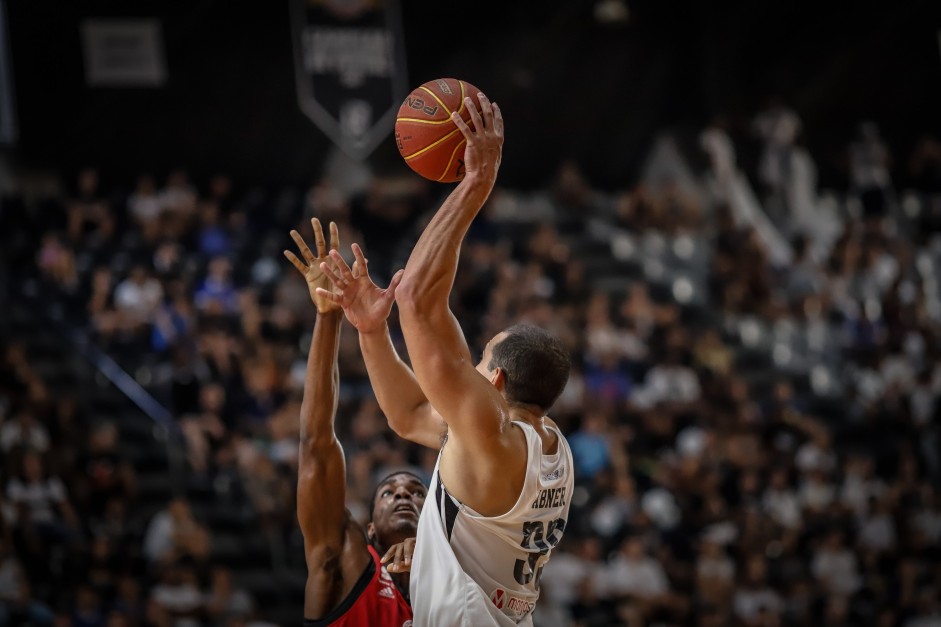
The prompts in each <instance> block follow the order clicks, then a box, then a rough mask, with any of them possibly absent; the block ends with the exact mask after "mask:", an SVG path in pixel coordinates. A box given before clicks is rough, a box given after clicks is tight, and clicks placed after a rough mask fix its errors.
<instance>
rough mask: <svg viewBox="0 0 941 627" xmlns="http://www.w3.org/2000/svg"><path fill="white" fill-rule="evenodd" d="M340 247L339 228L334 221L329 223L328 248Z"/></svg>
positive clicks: (335, 248)
mask: <svg viewBox="0 0 941 627" xmlns="http://www.w3.org/2000/svg"><path fill="white" fill-rule="evenodd" d="M339 248H340V229H338V228H337V223H336V222H331V223H330V250H337V249H339Z"/></svg>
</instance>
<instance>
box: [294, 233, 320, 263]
mask: <svg viewBox="0 0 941 627" xmlns="http://www.w3.org/2000/svg"><path fill="white" fill-rule="evenodd" d="M291 239H293V240H294V243H295V244H297V247H298V248H299V249H300V251H301V254H302V255H304V259H306V260H307V263H309V264H312V263H314V259H316V257H314V253H312V252H310V247H308V246H307V242H305V241H304V238H303V237H301V234H300V233H298V232H297V231H294V230H292V231H291Z"/></svg>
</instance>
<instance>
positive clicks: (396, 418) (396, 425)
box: [386, 412, 412, 440]
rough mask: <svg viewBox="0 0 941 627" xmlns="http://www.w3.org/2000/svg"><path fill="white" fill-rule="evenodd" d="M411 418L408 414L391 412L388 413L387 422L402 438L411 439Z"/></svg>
mask: <svg viewBox="0 0 941 627" xmlns="http://www.w3.org/2000/svg"><path fill="white" fill-rule="evenodd" d="M411 422H412V421H411V420H409V419H408V416H407V415H406V414H398V413H393V412H389V413H386V423H387V424H388V425H389V428H390V429H392V432H393V433H395V435H397V436H399V437H400V438H402V439H404V440H407V439H409V438H408V436H409V433H410V432H411V429H410V427H411Z"/></svg>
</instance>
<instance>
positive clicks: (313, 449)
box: [300, 433, 339, 459]
mask: <svg viewBox="0 0 941 627" xmlns="http://www.w3.org/2000/svg"><path fill="white" fill-rule="evenodd" d="M338 445H339V440H337V439H336V436H334V435H333V434H332V433H330V434H325V433H301V437H300V457H301V459H312V458H318V457H323V455H324V454H325V453H326V452H327V451H328V450H329V449H330V448H331V447H333V446H338Z"/></svg>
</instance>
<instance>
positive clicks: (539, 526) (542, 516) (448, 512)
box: [410, 421, 574, 627]
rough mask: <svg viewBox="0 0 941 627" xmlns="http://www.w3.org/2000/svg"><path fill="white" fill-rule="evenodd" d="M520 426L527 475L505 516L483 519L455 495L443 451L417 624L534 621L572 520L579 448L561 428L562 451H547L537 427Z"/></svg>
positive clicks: (418, 579)
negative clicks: (543, 579) (547, 569)
mask: <svg viewBox="0 0 941 627" xmlns="http://www.w3.org/2000/svg"><path fill="white" fill-rule="evenodd" d="M513 424H514V425H516V426H517V427H519V428H520V429H522V430H523V433H524V434H525V435H526V448H527V459H528V461H527V465H526V478H525V480H524V483H523V490H522V492H521V493H520V496H519V499H518V500H517V501H516V504H515V505H514V506H513V508H512V509H511V510H510V511H508V512H507V513H505V514H503V515H502V516H493V517H489V518H488V517H486V516H481V515H479V514H477V513H476V512H475V511H474V510H472V509H471V508H469V507H467V506H466V505H463V504H462V503H460V502H458V501H457V500H456V499H455V498H453V497H452V496H451V495H450V494H448V491H447V489H446V488H445V486H444V484H443V483H442V482H441V478H440V476H439V474H438V467H439V465H440V463H441V454H440V453H439V454H438V463H437V464H436V465H435V471H434V474H433V475H432V477H431V485H430V486H429V491H428V498H427V500H426V501H425V506H424V507H423V508H422V512H421V516H420V517H419V521H418V535H417V538H416V542H415V553H414V555H413V556H412V571H411V585H410V588H411V590H410V592H411V599H412V610H413V612H414V624H415V627H449V626H458V625H459V626H462V627H463V626H467V627H480V626H485V625H506V626H508V627H509V626H515V625H532V612H533V609H534V608H535V607H536V600H537V599H538V598H539V578H540V576H541V575H542V569H543V567H544V566H545V565H546V562H548V561H549V555H550V553H551V552H552V548H553V547H555V545H557V544H558V543H559V541H560V540H561V539H562V532H563V531H565V525H566V522H567V520H568V514H569V501H570V500H571V497H572V489H573V487H574V477H573V471H572V469H573V467H572V451H571V449H570V448H569V445H568V442H566V440H565V438H564V437H563V436H562V434H561V433H560V432H559V431H558V430H555V429H554V431H555V432H556V434H557V435H558V437H559V445H558V450H557V452H556V453H555V454H554V455H544V454H543V452H542V439H541V438H540V437H539V435H538V434H537V433H536V430H535V429H534V428H533V427H532V426H530V425H529V424H527V423H525V422H520V421H514V422H513Z"/></svg>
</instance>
